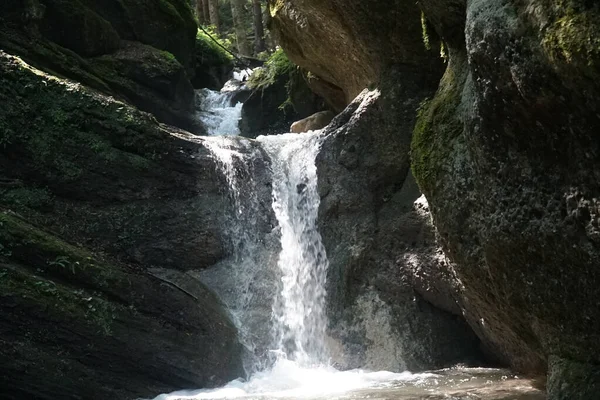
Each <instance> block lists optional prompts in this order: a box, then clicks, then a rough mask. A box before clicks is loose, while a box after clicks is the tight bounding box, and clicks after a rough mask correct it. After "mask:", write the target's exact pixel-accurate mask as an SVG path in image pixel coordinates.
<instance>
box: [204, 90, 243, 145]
mask: <svg viewBox="0 0 600 400" xmlns="http://www.w3.org/2000/svg"><path fill="white" fill-rule="evenodd" d="M233 95H234V92H232V91H224V92H216V91H214V90H210V89H199V90H197V91H196V103H197V105H198V110H197V111H196V116H197V118H198V119H200V121H202V123H203V124H204V126H205V127H206V130H207V133H208V134H209V135H211V136H232V135H239V134H240V129H239V127H238V124H239V121H240V119H241V117H242V105H243V104H242V103H239V102H238V103H237V104H235V105H232V104H231V99H232V96H233Z"/></svg>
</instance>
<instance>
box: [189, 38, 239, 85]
mask: <svg viewBox="0 0 600 400" xmlns="http://www.w3.org/2000/svg"><path fill="white" fill-rule="evenodd" d="M215 40H218V39H215ZM221 45H222V46H224V43H221ZM195 57H196V70H195V75H194V79H193V80H192V84H193V85H194V87H196V88H209V89H212V90H220V89H221V88H222V87H223V85H224V84H225V82H227V81H228V80H229V78H230V76H231V72H232V71H233V67H234V63H233V56H232V55H231V54H230V53H228V52H227V51H225V49H224V48H223V47H221V46H220V45H219V44H217V43H215V41H214V40H213V39H212V38H211V37H210V36H209V35H208V34H207V33H205V32H203V31H202V30H198V33H197V35H196V50H195Z"/></svg>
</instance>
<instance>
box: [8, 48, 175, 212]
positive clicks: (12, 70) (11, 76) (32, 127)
mask: <svg viewBox="0 0 600 400" xmlns="http://www.w3.org/2000/svg"><path fill="white" fill-rule="evenodd" d="M173 62H176V61H173ZM0 86H1V87H0V101H1V102H2V103H3V104H4V109H3V110H2V114H1V116H0V143H1V144H2V146H1V147H0V152H2V153H6V154H12V153H14V152H15V151H16V149H18V151H19V152H20V153H21V154H22V153H23V152H25V154H27V157H28V158H30V159H32V160H33V161H34V162H35V173H37V174H40V175H41V176H45V177H47V178H48V179H50V180H52V181H53V182H64V183H68V182H74V181H77V180H79V179H80V178H81V177H82V176H83V175H84V173H85V172H89V171H93V170H94V169H98V168H101V166H102V165H106V164H108V163H109V162H110V163H111V164H114V163H115V162H117V163H121V164H129V165H132V166H133V167H134V168H138V169H147V168H149V166H150V160H152V159H154V158H156V157H157V154H160V153H161V152H162V151H164V148H163V146H162V143H163V142H164V141H163V140H161V138H165V139H166V134H165V133H164V132H162V131H161V130H160V129H159V127H158V125H157V124H156V123H155V121H154V120H153V119H151V118H149V117H148V116H147V115H145V114H143V113H140V112H139V111H137V110H135V109H133V108H131V107H129V106H126V105H125V104H123V103H119V102H117V101H114V100H110V101H109V100H108V98H105V97H102V96H99V95H97V94H95V93H94V92H91V91H88V90H86V89H83V88H82V87H81V86H79V85H77V84H74V83H71V82H69V81H63V80H60V79H57V78H54V77H50V76H48V75H46V74H44V73H42V72H40V71H37V70H35V69H32V68H30V67H29V66H27V65H26V64H24V63H22V62H21V61H20V60H19V59H17V58H11V59H10V61H8V60H4V62H3V64H2V65H1V66H0ZM89 116H93V118H94V119H96V120H98V121H100V123H99V125H98V126H96V127H94V129H93V133H92V130H91V129H90V127H89ZM38 194H39V193H38ZM1 195H2V196H4V199H5V200H6V193H2V194H1ZM10 197H12V199H11V198H10ZM25 197H27V196H24V193H19V192H16V194H13V195H11V196H9V198H8V199H7V200H8V201H11V202H20V203H23V201H22V200H23V199H25ZM19 198H21V200H19ZM32 200H33V198H32V196H29V199H25V202H28V201H29V202H30V201H32ZM43 200H44V199H42V201H43Z"/></svg>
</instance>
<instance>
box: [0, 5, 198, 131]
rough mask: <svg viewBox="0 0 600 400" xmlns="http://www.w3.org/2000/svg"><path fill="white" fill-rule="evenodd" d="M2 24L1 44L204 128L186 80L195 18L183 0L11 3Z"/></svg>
mask: <svg viewBox="0 0 600 400" xmlns="http://www.w3.org/2000/svg"><path fill="white" fill-rule="evenodd" d="M0 26H1V27H0V48H2V49H4V50H7V51H10V52H11V53H12V54H16V55H19V56H21V57H23V58H24V59H25V60H26V61H27V62H29V63H31V64H33V65H35V66H36V67H38V68H41V69H43V70H47V71H52V72H53V73H57V74H60V75H62V76H66V77H68V78H71V79H75V80H77V81H79V82H83V83H85V84H86V85H88V86H91V87H93V88H95V89H98V90H101V91H103V92H104V93H106V94H110V95H112V96H115V97H117V98H120V99H122V100H125V101H128V102H131V103H132V104H134V105H136V106H137V107H139V108H140V109H142V110H144V111H147V112H152V113H154V114H155V115H156V117H157V118H159V119H160V120H161V121H162V122H165V123H169V124H172V125H176V126H179V127H182V128H184V129H188V130H192V131H196V132H198V133H202V129H201V128H199V127H198V126H197V125H196V124H195V122H194V119H193V107H194V104H193V99H194V96H193V93H192V86H191V83H190V77H191V76H192V75H193V73H194V69H193V65H194V61H195V60H194V48H195V35H196V23H195V21H194V18H193V15H192V13H191V11H190V8H189V5H188V4H187V2H186V1H183V0H165V1H159V2H151V3H148V2H145V1H136V0H126V1H116V0H114V1H113V0H106V1H100V2H98V1H87V0H29V1H20V2H17V1H10V2H9V3H8V5H7V6H6V12H4V10H3V13H2V15H1V16H0Z"/></svg>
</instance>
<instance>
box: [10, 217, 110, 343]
mask: <svg viewBox="0 0 600 400" xmlns="http://www.w3.org/2000/svg"><path fill="white" fill-rule="evenodd" d="M0 227H1V229H0V259H1V258H4V259H5V262H3V263H2V264H3V267H2V268H0V296H4V297H6V296H18V297H20V298H22V299H23V301H27V302H31V303H37V304H41V305H43V306H44V307H49V310H48V311H49V312H50V313H51V314H53V317H55V318H73V317H76V318H79V319H83V320H85V321H87V322H88V323H89V324H91V325H94V326H96V327H97V328H99V331H100V332H101V333H102V334H105V335H108V334H110V328H111V323H112V320H113V319H114V315H115V312H117V306H115V305H114V304H112V303H110V302H108V301H107V300H105V299H104V297H103V296H102V295H101V294H99V293H96V292H93V291H88V290H83V289H81V288H77V287H76V288H71V287H70V286H69V284H68V282H71V281H74V282H77V283H78V284H83V285H84V286H90V287H94V286H95V287H106V286H108V285H109V284H110V283H109V282H112V280H113V279H114V278H115V277H116V276H118V275H119V274H120V271H119V270H118V269H117V268H115V267H112V266H110V265H108V264H105V263H99V262H98V261H96V259H95V258H94V257H93V256H92V254H90V253H88V252H86V251H84V250H82V249H80V248H77V247H75V246H72V245H70V244H67V243H65V242H63V241H62V240H60V239H58V238H56V237H55V236H52V235H50V234H48V233H46V232H43V231H41V230H39V229H37V228H35V227H33V226H31V225H29V224H27V223H26V222H24V221H22V220H21V219H20V218H18V217H16V216H14V215H10V214H6V213H0ZM23 266H27V268H24V267H23ZM32 269H35V274H34V273H33V272H32ZM59 281H60V282H65V283H58V282H59ZM86 284H87V285H86Z"/></svg>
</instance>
